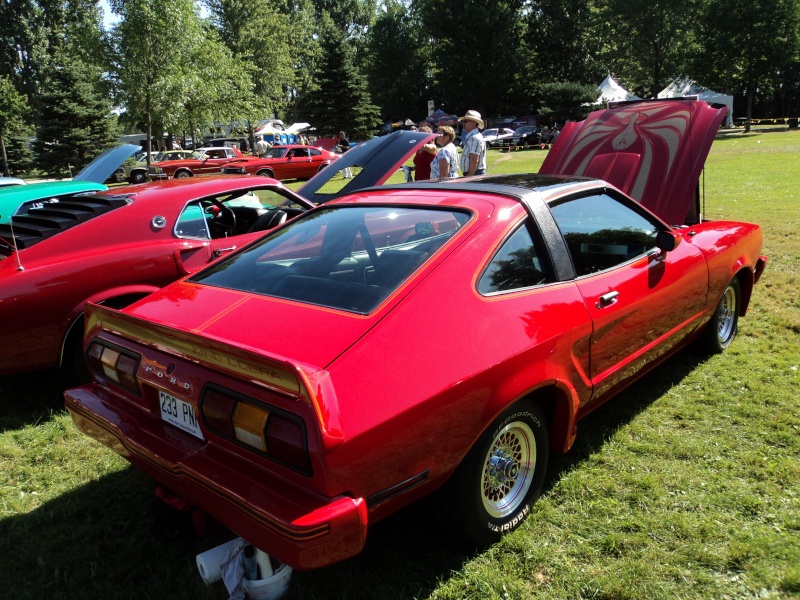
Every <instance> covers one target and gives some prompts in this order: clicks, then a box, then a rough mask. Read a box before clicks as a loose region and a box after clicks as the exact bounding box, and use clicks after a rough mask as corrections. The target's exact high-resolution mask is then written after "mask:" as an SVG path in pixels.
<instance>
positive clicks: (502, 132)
mask: <svg viewBox="0 0 800 600" xmlns="http://www.w3.org/2000/svg"><path fill="white" fill-rule="evenodd" d="M481 134H482V135H483V140H484V141H485V142H486V147H487V148H491V147H492V146H493V145H494V144H496V143H498V142H499V141H500V140H503V139H506V138H509V137H511V136H512V135H514V130H513V129H509V128H508V127H499V128H492V129H484V130H483V131H482V132H481Z"/></svg>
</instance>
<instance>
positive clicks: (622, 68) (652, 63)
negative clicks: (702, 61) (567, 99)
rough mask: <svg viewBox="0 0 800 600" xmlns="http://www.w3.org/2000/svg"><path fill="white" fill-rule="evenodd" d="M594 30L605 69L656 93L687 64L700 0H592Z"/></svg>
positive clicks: (642, 92) (637, 89)
mask: <svg viewBox="0 0 800 600" xmlns="http://www.w3.org/2000/svg"><path fill="white" fill-rule="evenodd" d="M595 2H596V13H595V14H596V17H595V23H594V25H593V31H594V34H595V35H596V36H597V37H598V38H600V39H602V44H603V50H602V52H601V56H600V57H599V59H600V60H601V64H602V66H604V67H605V69H604V71H605V72H608V73H611V72H613V73H615V74H618V75H620V76H621V77H622V78H624V79H625V81H626V82H628V83H629V84H630V85H631V91H633V92H634V93H636V94H637V95H639V96H642V97H645V98H647V97H652V98H654V97H656V95H657V94H658V92H660V91H661V90H662V89H664V87H665V86H666V84H668V83H669V82H670V81H672V80H673V79H674V78H675V77H676V76H677V75H679V74H680V73H684V72H686V70H687V67H688V63H689V57H690V55H691V54H692V51H693V48H694V44H695V37H696V36H695V31H696V20H697V12H698V10H699V4H700V2H701V0H595Z"/></svg>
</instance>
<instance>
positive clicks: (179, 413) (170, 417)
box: [158, 391, 205, 440]
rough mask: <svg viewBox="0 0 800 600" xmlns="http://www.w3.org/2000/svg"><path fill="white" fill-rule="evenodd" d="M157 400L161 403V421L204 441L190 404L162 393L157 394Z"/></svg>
mask: <svg viewBox="0 0 800 600" xmlns="http://www.w3.org/2000/svg"><path fill="white" fill-rule="evenodd" d="M158 399H159V401H160V403H161V418H162V419H164V420H165V421H166V422H167V423H172V424H173V425H175V427H178V428H180V429H183V430H184V431H185V432H187V433H191V434H192V435H193V436H194V437H196V438H200V439H201V440H204V439H205V437H203V432H202V431H201V430H200V423H199V422H198V420H197V415H196V414H195V412H194V407H193V406H192V405H191V404H189V403H188V402H184V401H183V400H181V399H180V398H176V397H175V396H172V395H170V394H168V393H167V392H162V391H159V392H158Z"/></svg>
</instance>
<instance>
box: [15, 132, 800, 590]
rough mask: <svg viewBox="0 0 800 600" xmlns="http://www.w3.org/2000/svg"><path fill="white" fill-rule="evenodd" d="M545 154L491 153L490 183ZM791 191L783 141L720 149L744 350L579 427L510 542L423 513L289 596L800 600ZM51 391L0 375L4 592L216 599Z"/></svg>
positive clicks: (146, 503) (183, 550) (710, 170)
mask: <svg viewBox="0 0 800 600" xmlns="http://www.w3.org/2000/svg"><path fill="white" fill-rule="evenodd" d="M544 156H545V152H544V151H537V150H529V151H517V152H511V153H501V152H500V151H497V150H491V151H490V153H489V157H490V160H489V172H490V173H500V172H507V173H512V172H521V171H536V170H538V168H539V165H540V164H541V161H542V159H543V158H544ZM396 177H397V181H398V182H399V181H401V176H400V174H398V175H397V176H396ZM799 179H800V132H798V131H796V130H795V131H789V132H775V133H758V132H756V133H751V134H749V135H747V136H744V135H742V134H741V133H735V134H729V135H727V136H726V137H720V138H719V139H718V140H717V141H716V142H715V143H714V146H713V147H712V150H711V156H710V157H709V160H708V162H707V168H706V171H705V175H704V183H705V208H704V212H705V215H706V217H707V218H711V219H733V220H745V221H755V222H758V223H760V224H761V225H762V226H763V228H764V232H765V248H764V253H765V254H767V255H768V256H769V264H768V266H767V270H766V273H765V274H764V276H763V277H762V279H761V282H760V283H759V284H758V286H757V287H756V289H755V292H754V294H753V299H752V302H751V304H750V310H749V312H748V314H747V316H746V317H745V318H743V319H741V320H740V321H739V328H740V329H739V337H738V338H737V339H736V341H735V342H734V344H733V346H732V347H731V348H730V349H729V350H728V351H727V352H726V353H724V354H721V355H717V356H714V357H711V358H707V357H701V356H698V355H695V354H693V353H691V352H688V351H687V352H683V353H681V354H679V355H678V356H676V357H674V358H672V359H671V360H670V361H669V362H667V363H666V364H665V365H663V366H661V367H659V368H658V369H656V370H655V371H653V372H652V373H650V374H649V375H647V376H646V377H645V378H644V379H643V380H641V381H639V382H638V383H636V384H634V385H633V386H631V387H630V388H628V389H627V390H626V391H625V392H623V393H622V394H621V395H620V396H619V397H617V398H616V399H615V400H614V401H612V402H611V403H609V404H607V405H606V406H605V407H604V408H602V409H600V410H599V411H598V412H596V413H594V414H593V415H592V416H590V417H589V418H588V419H586V420H585V421H583V422H581V424H580V425H579V433H578V439H577V442H576V445H575V447H574V448H573V449H572V450H571V451H570V452H569V453H568V454H567V455H565V456H559V457H555V458H554V460H553V461H552V464H551V468H550V472H549V475H548V478H547V483H546V487H545V490H544V493H543V495H542V498H541V499H540V501H539V502H538V503H537V504H536V505H535V507H534V510H533V513H532V515H531V516H530V518H529V519H528V520H527V522H526V523H525V524H524V525H523V526H522V528H521V529H520V530H518V531H516V532H515V533H513V534H511V535H510V536H508V537H506V538H504V540H503V541H502V542H501V543H499V544H497V545H495V546H493V547H490V548H488V549H485V550H482V551H475V550H470V549H466V548H463V547H461V546H459V545H458V544H456V543H455V542H452V541H450V540H448V539H445V538H444V537H443V536H442V535H440V528H439V522H438V519H437V515H436V514H435V510H434V508H433V504H431V503H426V502H423V503H420V504H418V505H416V506H412V507H410V508H409V509H407V510H405V511H403V512H401V513H399V514H397V515H395V516H393V517H391V518H389V519H387V520H386V521H384V522H382V523H379V524H377V525H376V526H375V527H373V528H371V529H370V533H369V539H368V542H367V547H366V549H365V550H364V552H363V553H362V554H360V555H359V556H357V557H355V558H353V559H351V560H349V561H346V562H344V563H341V564H338V565H334V566H331V567H328V568H325V569H320V570H318V571H313V572H300V573H295V574H294V577H293V581H292V586H291V591H290V594H289V597H290V598H302V599H306V598H314V599H328V598H334V599H348V600H349V599H353V598H365V599H373V598H376V599H387V600H389V599H392V600H394V599H411V598H432V599H440V600H445V599H447V600H450V599H453V600H455V599H462V598H468V599H472V598H475V599H490V598H497V599H527V598H543V599H552V598H564V599H576V598H595V599H598V598H599V599H623V598H630V599H644V598H647V599H651V598H655V599H659V598H664V599H667V598H669V599H673V598H679V599H689V598H697V599H706V598H715V599H717V598H718V599H723V598H725V599H727V598H781V599H783V598H800V408H798V402H797V392H798V390H800V301H798V288H800V236H798V234H797V228H798V226H800V191H798V189H799V188H798V180H799ZM393 180H394V178H393ZM293 185H294V184H293ZM3 351H5V352H8V351H13V349H9V348H6V349H4V350H3ZM60 386H61V383H60V381H59V380H58V377H57V376H54V375H52V374H49V373H44V374H43V373H35V374H25V375H18V376H12V377H5V378H0V511H1V512H0V557H2V568H0V590H5V592H3V593H2V594H3V595H4V596H6V597H9V598H11V597H13V598H15V599H22V598H36V599H39V598H81V599H83V598H99V599H105V598H109V599H111V598H131V599H139V598H154V599H155V598H159V599H160V598H170V599H183V598H185V599H205V598H215V599H216V598H227V592H226V591H225V588H224V586H223V585H222V584H221V583H217V584H214V585H212V586H205V585H204V584H203V583H202V581H201V579H200V577H199V575H198V573H197V570H196V568H195V565H194V557H195V555H196V554H197V553H199V552H202V551H204V550H206V549H208V548H210V547H212V546H213V545H216V544H217V543H219V542H221V541H225V538H223V537H220V535H219V534H212V535H211V536H210V537H208V538H205V539H201V540H197V539H194V538H193V537H191V536H187V535H180V534H179V533H176V532H166V531H163V530H161V529H159V528H156V527H154V526H153V524H154V521H153V515H152V511H151V501H152V498H153V483H152V482H151V481H150V480H148V479H147V478H146V477H144V476H143V475H141V474H139V473H138V472H136V471H135V470H133V469H132V468H130V467H129V466H128V464H127V463H126V461H124V460H123V459H122V458H120V457H118V456H117V455H116V454H114V453H112V452H111V451H110V450H107V449H105V448H104V447H101V446H100V445H99V444H97V443H96V442H94V441H93V440H91V439H89V438H88V437H85V436H83V435H82V434H79V433H78V432H77V431H76V430H75V428H74V427H73V426H72V423H71V420H70V418H69V417H68V415H67V414H66V413H65V412H64V410H63V407H62V405H61V404H60V403H59V397H60V392H61V388H60ZM442 435H447V432H446V431H443V432H442Z"/></svg>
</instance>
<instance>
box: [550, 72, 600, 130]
mask: <svg viewBox="0 0 800 600" xmlns="http://www.w3.org/2000/svg"><path fill="white" fill-rule="evenodd" d="M537 89H538V96H539V98H540V100H541V103H542V104H541V106H540V108H539V115H540V116H541V117H542V120H543V121H544V122H546V123H547V122H553V121H555V122H559V123H563V122H564V121H579V120H581V119H583V118H585V117H586V115H587V114H588V112H589V110H590V108H589V107H587V106H585V104H586V103H588V102H594V100H595V99H596V98H597V88H596V86H593V85H583V84H580V83H573V82H569V81H565V82H554V83H543V84H541V85H539V86H537Z"/></svg>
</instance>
